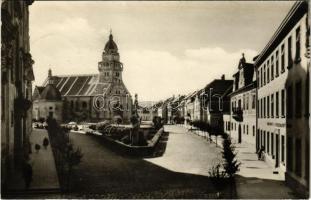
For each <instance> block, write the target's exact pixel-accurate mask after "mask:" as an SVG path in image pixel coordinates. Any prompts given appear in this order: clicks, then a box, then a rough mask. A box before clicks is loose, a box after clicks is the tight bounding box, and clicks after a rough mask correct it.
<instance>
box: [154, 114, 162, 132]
mask: <svg viewBox="0 0 311 200" xmlns="http://www.w3.org/2000/svg"><path fill="white" fill-rule="evenodd" d="M152 122H153V127H154V128H155V129H156V130H159V129H160V128H162V126H163V123H162V118H161V117H158V116H155V117H153V119H152Z"/></svg>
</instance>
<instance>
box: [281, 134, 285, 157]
mask: <svg viewBox="0 0 311 200" xmlns="http://www.w3.org/2000/svg"><path fill="white" fill-rule="evenodd" d="M284 150H285V137H284V135H282V136H281V162H282V163H284V158H285V156H284Z"/></svg>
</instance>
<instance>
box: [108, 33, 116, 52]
mask: <svg viewBox="0 0 311 200" xmlns="http://www.w3.org/2000/svg"><path fill="white" fill-rule="evenodd" d="M105 52H118V46H117V44H116V43H115V42H114V41H113V36H112V34H111V33H110V35H109V40H108V42H107V43H106V45H105Z"/></svg>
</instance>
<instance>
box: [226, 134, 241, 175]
mask: <svg viewBox="0 0 311 200" xmlns="http://www.w3.org/2000/svg"><path fill="white" fill-rule="evenodd" d="M223 138H224V140H223V151H222V157H223V158H224V164H223V167H224V169H225V171H226V173H227V175H228V176H229V177H230V178H232V177H233V176H234V175H235V174H236V172H238V171H239V169H240V165H241V163H240V162H238V160H237V159H236V155H237V153H236V152H235V146H234V145H233V144H232V142H231V138H230V136H228V135H227V134H225V135H223Z"/></svg>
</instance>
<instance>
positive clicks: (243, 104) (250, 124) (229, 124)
mask: <svg viewBox="0 0 311 200" xmlns="http://www.w3.org/2000/svg"><path fill="white" fill-rule="evenodd" d="M233 78H234V81H233V91H232V93H230V94H229V96H230V105H231V112H230V115H229V116H225V117H224V130H225V132H227V133H228V134H230V136H231V137H232V138H233V139H235V140H236V141H237V142H238V143H241V142H244V141H245V142H247V143H250V144H255V141H256V138H255V137H256V101H257V98H256V74H255V70H254V65H253V64H251V63H247V62H246V60H245V58H244V55H243V57H242V58H241V59H240V62H239V65H238V71H237V72H236V73H235V74H234V75H233ZM254 151H255V148H254Z"/></svg>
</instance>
